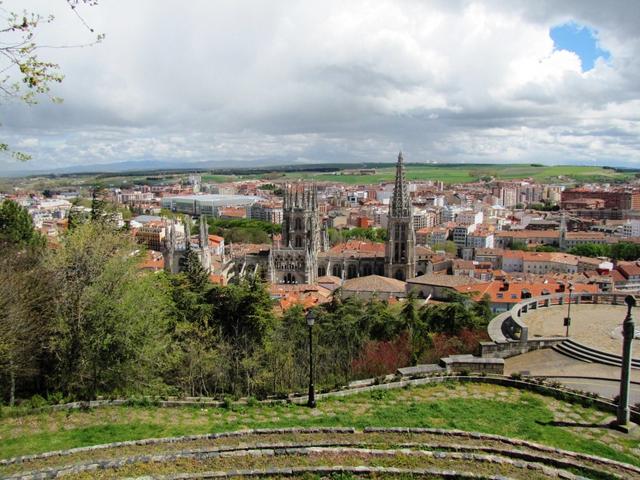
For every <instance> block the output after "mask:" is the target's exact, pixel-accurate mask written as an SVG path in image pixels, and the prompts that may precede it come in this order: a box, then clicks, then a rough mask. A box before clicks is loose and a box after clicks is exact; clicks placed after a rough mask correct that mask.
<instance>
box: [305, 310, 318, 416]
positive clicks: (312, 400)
mask: <svg viewBox="0 0 640 480" xmlns="http://www.w3.org/2000/svg"><path fill="white" fill-rule="evenodd" d="M315 320H316V315H315V314H314V313H313V310H309V313H307V325H308V326H309V398H308V400H307V407H309V408H316V392H315V388H314V386H313V324H314V322H315Z"/></svg>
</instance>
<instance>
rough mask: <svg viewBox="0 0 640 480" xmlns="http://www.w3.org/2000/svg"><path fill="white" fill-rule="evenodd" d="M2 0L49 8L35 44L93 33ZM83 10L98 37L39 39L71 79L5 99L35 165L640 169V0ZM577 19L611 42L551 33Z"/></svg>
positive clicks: (15, 134) (143, 2)
mask: <svg viewBox="0 0 640 480" xmlns="http://www.w3.org/2000/svg"><path fill="white" fill-rule="evenodd" d="M3 3H4V8H5V9H13V10H15V9H19V8H23V6H25V7H26V8H28V9H31V10H34V11H37V12H40V13H43V14H47V13H53V14H55V16H56V19H55V21H54V22H53V23H52V24H51V25H50V26H46V27H45V28H43V30H42V32H41V33H40V34H39V37H38V41H39V42H42V43H46V44H49V45H68V44H76V45H79V44H82V43H85V42H87V41H90V40H91V38H92V34H91V33H90V32H88V31H87V29H86V28H85V27H84V26H83V24H82V23H81V21H80V20H79V19H78V17H77V16H76V15H75V14H74V13H73V12H72V11H71V10H70V9H69V8H68V5H67V3H66V1H65V0H46V1H45V0H4V2H3ZM79 11H80V13H81V15H82V17H83V18H84V20H86V22H87V23H88V24H89V25H90V26H91V27H93V28H94V29H95V31H96V32H100V33H105V34H106V39H105V40H104V42H102V44H100V45H96V46H93V47H88V48H72V49H43V50H41V52H40V56H41V57H42V58H44V59H51V60H52V61H55V62H57V63H59V64H60V66H61V68H62V70H63V72H64V74H65V76H66V78H65V80H64V82H63V83H62V84H61V85H56V86H55V87H54V89H53V92H52V93H53V94H55V95H57V96H60V97H63V98H64V102H63V103H62V104H61V105H55V104H51V103H50V102H47V101H46V100H44V99H43V100H42V101H41V103H40V104H38V105H36V106H33V107H28V106H25V105H24V104H20V103H9V104H7V103H6V102H5V103H4V104H3V105H1V106H0V118H1V122H2V126H1V127H0V135H1V137H0V138H1V139H3V141H5V142H8V143H10V144H11V145H12V146H13V147H15V148H17V149H21V150H22V151H25V152H28V153H30V154H31V155H32V156H33V160H31V161H30V162H29V164H28V165H27V166H28V168H34V169H48V168H58V167H64V166H70V165H90V164H106V163H113V162H124V161H127V162H128V161H138V160H145V161H147V160H159V161H160V160H162V161H167V160H171V161H184V162H185V164H186V162H197V161H228V162H229V165H233V166H235V165H244V164H245V163H240V162H251V161H255V160H261V159H273V160H277V161H278V163H282V164H285V163H290V162H293V161H298V162H301V161H306V162H318V161H325V162H326V161H332V162H333V161H338V162H340V161H393V160H394V158H395V155H396V154H397V151H398V150H399V149H402V150H403V151H404V152H405V159H406V160H407V161H418V162H423V161H438V162H543V163H580V164H589V165H591V164H599V165H607V164H609V165H631V166H640V136H639V135H640V55H639V53H640V1H637V0H629V1H613V0H608V1H606V2H605V1H603V0H595V1H590V0H575V1H562V0H549V1H544V0H535V1H524V0H523V1H517V0H504V1H500V0H493V1H485V2H478V1H462V0H461V1H455V0H442V1H424V0H416V1H400V0H393V1H386V0H371V1H359V0H349V1H347V2H345V1H342V0H340V1H332V0H323V1H318V2H310V1H284V0H283V1H280V0H274V1H258V0H256V1H242V0H230V1H224V0H215V1H208V0H206V1H205V0H189V1H174V0H100V1H99V4H98V5H97V6H94V7H86V6H83V7H82V8H80V9H79ZM568 22H573V26H574V29H576V30H577V31H580V27H581V26H585V27H586V28H588V29H589V30H587V32H588V33H589V35H587V37H591V38H593V44H594V45H593V50H594V51H597V52H600V53H592V57H593V58H591V59H588V58H586V56H588V54H585V53H581V55H582V56H583V57H585V58H581V56H580V55H578V54H577V53H575V52H574V51H570V50H569V49H567V48H570V47H566V45H565V46H564V49H563V48H562V46H561V45H557V44H554V40H553V39H552V37H551V35H550V31H551V29H552V28H554V27H558V26H561V25H564V24H567V23H568ZM576 25H577V27H576ZM584 32H585V31H583V33H584ZM565 33H566V32H565ZM580 41H581V42H583V43H584V35H583V36H582V40H580ZM576 45H578V40H576ZM579 46H582V47H584V45H579ZM587 47H588V45H587ZM596 49H599V50H596ZM574 50H576V51H579V52H581V51H580V49H579V48H575V49H574ZM587 50H588V48H587ZM585 60H586V61H585ZM590 63H592V64H593V65H592V68H588V69H587V68H586V67H585V65H587V67H590V66H591V65H590ZM18 167H19V166H18V165H16V164H15V162H13V161H11V160H10V159H9V158H7V157H0V168H3V169H15V168H18Z"/></svg>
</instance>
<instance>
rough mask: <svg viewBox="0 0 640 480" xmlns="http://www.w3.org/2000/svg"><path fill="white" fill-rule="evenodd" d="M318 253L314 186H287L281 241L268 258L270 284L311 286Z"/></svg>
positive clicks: (318, 237) (316, 196)
mask: <svg viewBox="0 0 640 480" xmlns="http://www.w3.org/2000/svg"><path fill="white" fill-rule="evenodd" d="M319 250H320V216H319V212H318V192H317V189H316V187H315V185H314V186H306V185H304V184H295V185H293V186H291V185H287V187H286V188H285V192H284V200H283V205H282V238H281V240H280V243H279V244H278V245H273V247H272V249H271V252H270V254H269V256H270V258H269V270H270V272H269V278H270V280H271V282H272V283H307V284H309V283H315V281H316V279H317V278H318V251H319Z"/></svg>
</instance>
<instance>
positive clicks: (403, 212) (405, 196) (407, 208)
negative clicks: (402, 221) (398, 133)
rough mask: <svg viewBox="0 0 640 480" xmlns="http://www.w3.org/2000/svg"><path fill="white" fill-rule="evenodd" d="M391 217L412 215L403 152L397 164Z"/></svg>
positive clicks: (399, 155)
mask: <svg viewBox="0 0 640 480" xmlns="http://www.w3.org/2000/svg"><path fill="white" fill-rule="evenodd" d="M391 215H393V216H396V217H408V216H410V215H411V200H410V199H409V190H408V188H407V180H406V178H405V172H404V159H403V158H402V152H400V153H399V154H398V163H397V164H396V182H395V185H394V188H393V198H392V200H391Z"/></svg>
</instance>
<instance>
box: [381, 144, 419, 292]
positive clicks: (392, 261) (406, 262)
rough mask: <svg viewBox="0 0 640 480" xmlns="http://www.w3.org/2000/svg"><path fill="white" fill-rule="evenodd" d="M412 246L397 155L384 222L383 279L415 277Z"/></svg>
mask: <svg viewBox="0 0 640 480" xmlns="http://www.w3.org/2000/svg"><path fill="white" fill-rule="evenodd" d="M415 243H416V235H415V230H414V226H413V212H412V208H411V198H410V197H409V189H408V187H407V181H406V178H405V172H404V159H403V158H402V152H400V153H399V154H398V163H397V164H396V180H395V185H394V188H393V197H392V198H391V204H390V205H389V219H388V222H387V242H386V244H385V275H386V276H387V277H392V278H396V279H398V280H407V279H409V278H413V277H414V276H415V268H416V260H415Z"/></svg>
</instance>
